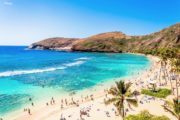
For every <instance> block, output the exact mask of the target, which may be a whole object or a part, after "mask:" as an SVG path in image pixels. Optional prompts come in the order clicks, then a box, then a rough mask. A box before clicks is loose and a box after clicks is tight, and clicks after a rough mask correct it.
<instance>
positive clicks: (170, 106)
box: [163, 99, 180, 120]
mask: <svg viewBox="0 0 180 120" xmlns="http://www.w3.org/2000/svg"><path fill="white" fill-rule="evenodd" d="M163 107H164V109H165V110H167V111H168V112H170V113H171V114H172V115H174V116H175V117H176V118H177V119H178V120H180V102H179V101H178V99H174V100H173V102H169V101H166V104H165V105H163Z"/></svg>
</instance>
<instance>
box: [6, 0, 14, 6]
mask: <svg viewBox="0 0 180 120" xmlns="http://www.w3.org/2000/svg"><path fill="white" fill-rule="evenodd" d="M4 5H9V6H10V5H13V3H12V2H11V1H4Z"/></svg>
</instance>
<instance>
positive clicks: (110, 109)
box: [3, 56, 175, 120]
mask: <svg viewBox="0 0 180 120" xmlns="http://www.w3.org/2000/svg"><path fill="white" fill-rule="evenodd" d="M147 57H148V58H149V59H150V60H151V62H152V65H151V68H150V69H148V70H146V71H144V72H142V73H139V74H138V75H135V76H133V77H132V78H131V79H129V78H128V79H126V80H125V81H126V82H131V83H132V87H131V89H132V91H133V90H138V91H140V89H142V88H147V87H148V82H147V81H148V80H149V79H150V78H153V77H154V76H155V75H156V73H157V72H158V71H159V69H160V63H159V61H160V59H159V58H158V57H154V56H147ZM112 85H114V82H112V81H109V82H106V83H102V84H101V85H97V86H96V87H94V88H91V89H88V90H84V91H82V92H80V93H77V94H74V95H67V96H64V97H57V96H52V98H51V99H50V100H49V101H43V100H42V101H40V102H38V103H34V105H31V106H28V108H25V109H24V110H23V109H22V110H20V111H16V112H15V113H13V114H12V115H10V116H8V117H7V118H3V120H60V118H65V119H66V120H81V118H83V119H85V120H100V119H102V120H120V119H122V118H121V116H119V115H118V114H117V111H116V108H115V107H114V106H113V105H112V104H111V105H108V106H106V105H105V104H104V100H105V99H108V98H110V97H111V96H110V95H108V94H107V89H109V88H110V87H111V86H112ZM160 87H166V88H170V84H169V83H168V85H167V86H160ZM172 97H173V96H169V97H168V98H169V99H172ZM140 101H143V104H140ZM138 103H139V104H138V107H137V108H132V109H127V112H126V113H127V115H128V114H137V113H139V112H140V111H142V110H148V111H149V112H150V113H152V114H154V115H166V116H167V117H169V118H170V119H171V120H175V117H174V116H172V115H171V114H170V113H168V112H166V111H164V109H163V107H162V106H161V105H163V104H164V100H163V99H158V98H155V99H154V98H152V97H149V96H145V95H139V96H138ZM80 111H84V112H85V114H84V115H82V116H81V117H80Z"/></svg>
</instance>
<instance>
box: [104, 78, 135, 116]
mask: <svg viewBox="0 0 180 120" xmlns="http://www.w3.org/2000/svg"><path fill="white" fill-rule="evenodd" d="M130 87H131V83H127V84H125V83H124V81H119V82H116V86H114V87H111V88H110V90H109V91H108V93H109V94H111V95H112V96H113V97H112V98H110V99H109V100H107V101H105V104H106V105H108V104H111V103H114V105H115V107H116V108H117V110H118V112H119V114H120V115H121V116H122V117H123V118H124V117H125V102H127V103H128V105H129V106H130V105H133V106H137V99H135V98H132V96H133V94H132V93H131V91H130Z"/></svg>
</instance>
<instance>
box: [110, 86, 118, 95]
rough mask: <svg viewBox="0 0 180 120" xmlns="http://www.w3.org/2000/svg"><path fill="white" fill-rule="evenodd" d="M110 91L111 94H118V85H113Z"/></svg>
mask: <svg viewBox="0 0 180 120" xmlns="http://www.w3.org/2000/svg"><path fill="white" fill-rule="evenodd" d="M108 93H109V94H111V95H114V96H116V95H118V90H117V88H116V87H111V88H110V89H109V91H108Z"/></svg>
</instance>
